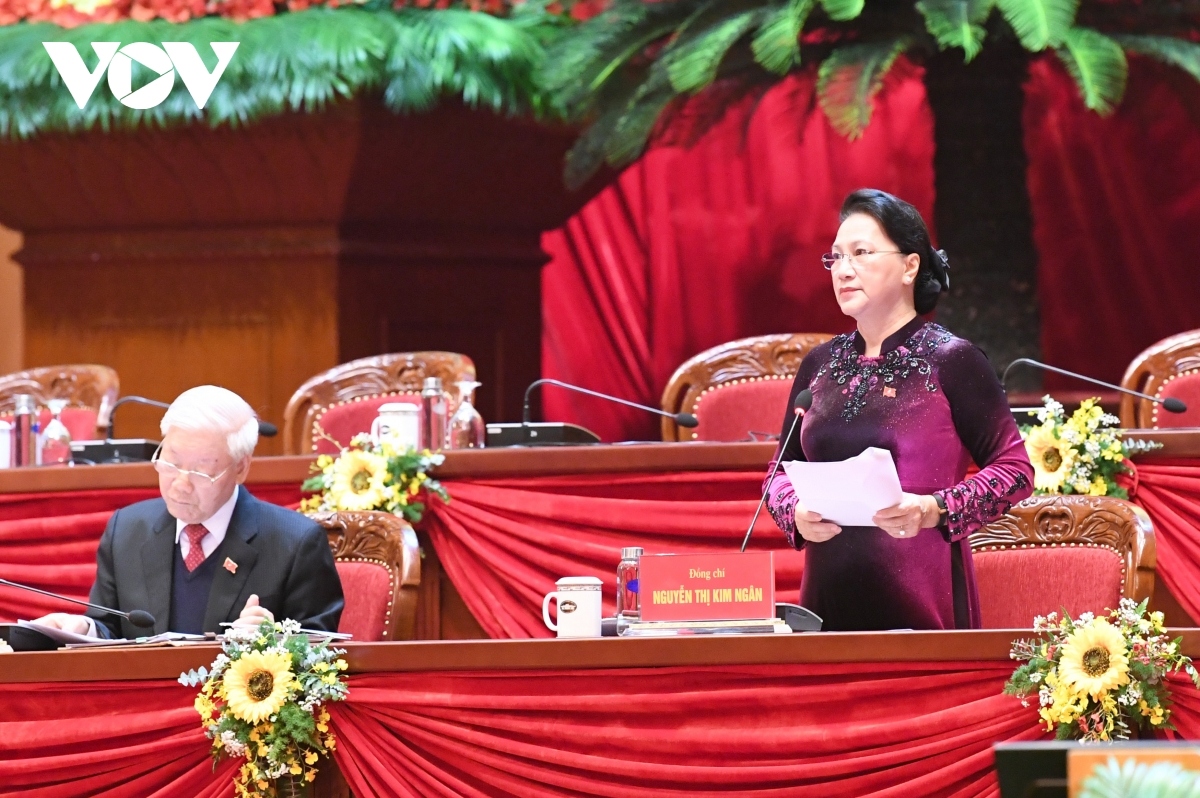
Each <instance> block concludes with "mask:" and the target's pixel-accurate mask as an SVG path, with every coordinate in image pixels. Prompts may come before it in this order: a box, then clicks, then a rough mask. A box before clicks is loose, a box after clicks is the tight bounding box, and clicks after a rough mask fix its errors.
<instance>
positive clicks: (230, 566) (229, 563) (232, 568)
mask: <svg viewBox="0 0 1200 798" xmlns="http://www.w3.org/2000/svg"><path fill="white" fill-rule="evenodd" d="M222 567H223V568H224V569H225V570H226V571H228V572H229V573H231V574H236V573H237V563H235V562H234V561H233V560H231V559H229V558H228V557H226V558H225V565H223V566H222Z"/></svg>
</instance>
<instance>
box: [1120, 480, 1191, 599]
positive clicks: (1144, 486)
mask: <svg viewBox="0 0 1200 798" xmlns="http://www.w3.org/2000/svg"><path fill="white" fill-rule="evenodd" d="M1126 484H1127V485H1129V488H1130V490H1129V498H1130V499H1131V500H1132V501H1133V502H1134V503H1135V504H1138V505H1140V506H1141V507H1142V508H1143V509H1145V511H1146V512H1147V513H1148V514H1149V515H1150V519H1151V520H1152V521H1153V523H1154V539H1155V544H1156V545H1157V553H1158V566H1157V569H1156V572H1157V576H1158V578H1159V579H1162V580H1163V581H1165V582H1166V583H1167V587H1169V588H1170V589H1171V593H1172V594H1173V595H1174V596H1175V598H1176V599H1178V601H1179V603H1180V605H1181V606H1182V607H1183V608H1184V609H1185V610H1187V613H1188V615H1190V616H1191V617H1192V619H1193V620H1196V619H1200V468H1198V467H1197V465H1196V463H1195V462H1194V461H1189V460H1173V461H1166V462H1158V463H1155V464H1153V465H1139V466H1137V479H1136V481H1127V482H1126Z"/></svg>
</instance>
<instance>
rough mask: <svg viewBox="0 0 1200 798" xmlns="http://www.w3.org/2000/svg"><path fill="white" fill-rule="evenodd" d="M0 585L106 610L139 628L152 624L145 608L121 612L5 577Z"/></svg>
mask: <svg viewBox="0 0 1200 798" xmlns="http://www.w3.org/2000/svg"><path fill="white" fill-rule="evenodd" d="M0 585H7V586H8V587H15V588H17V589H19V590H28V591H29V592H31V593H41V594H42V595H43V596H49V597H50V598H54V599H58V600H59V601H66V602H69V603H71V604H81V605H83V606H84V607H91V608H92V609H94V610H100V611H102V612H107V613H109V614H110V615H120V616H121V617H122V618H125V619H126V620H128V621H129V622H130V623H131V624H133V625H134V626H137V627H139V628H141V629H149V628H150V627H152V626H154V616H153V615H151V614H150V613H148V612H146V611H145V610H132V611H130V612H121V611H120V610H114V609H110V608H108V607H101V606H100V605H99V604H91V603H89V602H86V601H80V600H79V599H73V598H67V597H66V596H60V595H58V594H57V593H51V592H50V591H48V590H41V589H39V588H36V587H30V586H29V585H22V584H21V583H20V582H10V581H8V580H7V579H0Z"/></svg>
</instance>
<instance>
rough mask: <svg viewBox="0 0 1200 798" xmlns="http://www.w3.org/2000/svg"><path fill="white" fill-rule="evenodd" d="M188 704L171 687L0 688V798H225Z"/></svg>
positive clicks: (229, 789)
mask: <svg viewBox="0 0 1200 798" xmlns="http://www.w3.org/2000/svg"><path fill="white" fill-rule="evenodd" d="M0 656H4V655H0ZM195 697H196V691H195V690H194V689H192V688H190V687H183V686H181V685H180V684H178V683H176V682H169V681H143V682H77V683H69V682H64V683H53V684H0V707H3V712H0V795H22V796H28V798H77V796H81V795H103V796H106V798H147V797H148V796H149V797H150V798H184V797H185V796H186V798H226V796H232V795H233V782H232V778H233V763H226V764H224V765H222V766H220V767H218V769H217V771H216V773H215V774H214V772H213V765H212V759H211V758H210V756H209V745H210V744H209V741H208V740H207V739H206V738H205V737H204V732H203V731H202V730H201V728H200V716H199V715H197V714H196V710H195V709H193V708H192V701H193V700H194V699H195Z"/></svg>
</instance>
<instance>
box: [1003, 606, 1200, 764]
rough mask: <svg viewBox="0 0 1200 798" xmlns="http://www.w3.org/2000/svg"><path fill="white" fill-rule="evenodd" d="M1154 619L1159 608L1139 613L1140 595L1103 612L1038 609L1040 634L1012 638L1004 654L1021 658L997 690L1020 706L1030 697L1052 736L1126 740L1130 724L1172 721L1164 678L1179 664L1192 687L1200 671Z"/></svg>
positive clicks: (1166, 725)
mask: <svg viewBox="0 0 1200 798" xmlns="http://www.w3.org/2000/svg"><path fill="white" fill-rule="evenodd" d="M1162 623H1163V616H1162V613H1161V612H1152V613H1149V614H1147V613H1146V602H1145V601H1143V602H1142V603H1141V604H1138V603H1136V602H1134V601H1132V600H1130V599H1121V603H1120V605H1119V606H1118V608H1117V609H1115V610H1112V611H1110V612H1109V614H1108V616H1107V617H1096V616H1094V615H1093V614H1092V613H1090V612H1085V613H1084V614H1083V615H1081V616H1079V618H1078V619H1077V620H1072V619H1071V618H1070V617H1068V616H1065V615H1064V616H1063V617H1062V618H1061V619H1060V618H1059V617H1058V613H1056V612H1052V613H1050V614H1049V615H1048V616H1046V617H1042V616H1038V617H1037V618H1035V619H1034V621H1033V629H1034V631H1035V632H1040V633H1041V638H1040V639H1024V640H1017V641H1016V642H1015V643H1013V647H1012V653H1011V655H1010V656H1011V657H1012V658H1013V659H1015V660H1024V661H1025V664H1024V665H1021V666H1020V667H1018V668H1017V669H1016V671H1015V672H1014V673H1013V675H1012V678H1010V679H1009V680H1008V682H1007V683H1006V684H1005V685H1004V692H1005V693H1007V694H1008V695H1015V696H1017V697H1019V698H1020V699H1021V704H1022V705H1023V706H1029V699H1030V698H1031V697H1033V696H1036V697H1037V700H1038V707H1039V708H1038V715H1039V716H1040V717H1041V719H1042V721H1043V722H1044V723H1045V724H1046V731H1053V732H1055V737H1056V738H1057V739H1059V740H1072V739H1075V740H1086V741H1098V740H1127V739H1129V735H1130V723H1132V724H1134V725H1135V726H1138V727H1141V728H1149V729H1170V728H1173V726H1172V725H1171V722H1170V717H1171V709H1170V696H1169V693H1168V690H1167V683H1166V677H1167V675H1168V674H1169V673H1173V672H1176V671H1179V670H1182V671H1184V672H1185V673H1186V674H1187V675H1188V676H1189V677H1191V679H1192V683H1193V684H1195V685H1196V687H1197V688H1200V674H1197V672H1196V668H1195V666H1194V665H1193V664H1192V661H1191V659H1189V658H1188V657H1186V656H1184V655H1183V654H1181V653H1180V651H1179V639H1175V640H1170V639H1168V637H1167V635H1166V633H1165V631H1164V629H1163V625H1162Z"/></svg>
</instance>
